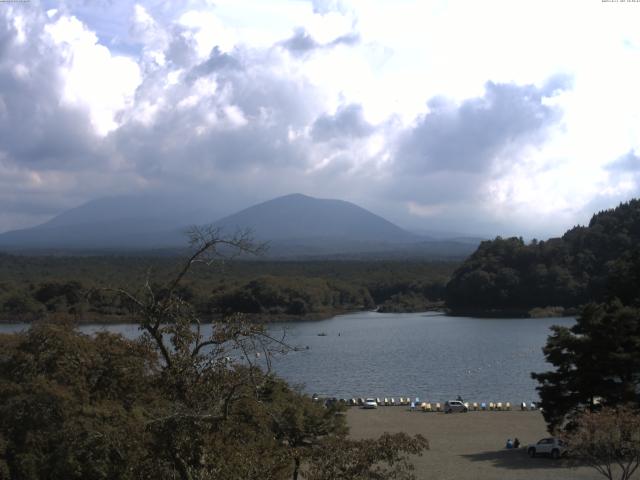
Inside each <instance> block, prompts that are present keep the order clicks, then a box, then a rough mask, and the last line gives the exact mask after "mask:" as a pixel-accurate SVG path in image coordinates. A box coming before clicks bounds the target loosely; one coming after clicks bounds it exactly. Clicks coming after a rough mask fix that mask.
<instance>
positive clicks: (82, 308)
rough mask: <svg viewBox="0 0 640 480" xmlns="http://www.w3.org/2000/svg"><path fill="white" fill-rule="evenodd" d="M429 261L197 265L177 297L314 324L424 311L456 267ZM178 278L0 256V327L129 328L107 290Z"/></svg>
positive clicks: (95, 260)
mask: <svg viewBox="0 0 640 480" xmlns="http://www.w3.org/2000/svg"><path fill="white" fill-rule="evenodd" d="M457 265H458V264H457V263H453V262H427V261H415V262H409V261H385V262H368V261H326V262H320V261H311V262H302V261H299V262H294V261H287V262H285V261H283V262H275V261H248V260H242V261H235V262H229V263H220V264H218V265H217V267H218V268H216V269H211V268H207V267H206V266H204V265H194V267H193V269H192V270H191V271H190V273H189V277H188V278H185V281H184V284H182V285H181V287H180V288H181V291H180V294H181V295H182V297H183V298H185V299H186V300H188V301H189V302H191V303H192V304H194V306H195V307H196V309H197V311H198V313H200V314H202V315H224V314H226V313H228V312H229V311H232V310H233V311H237V312H244V313H247V314H250V315H254V316H256V317H259V318H262V319H286V318H289V317H296V318H300V317H309V318H318V317H321V316H330V315H333V314H337V313H342V312H345V311H352V310H358V309H371V308H374V307H375V306H382V309H383V310H386V311H391V310H394V311H412V310H421V309H422V310H423V309H424V308H426V306H428V305H431V304H432V303H433V302H434V301H438V300H442V298H443V295H444V286H445V284H446V282H447V281H448V279H449V277H450V275H451V273H452V272H453V270H454V269H455V267H456V266H457ZM173 274H175V257H138V256H127V257H123V256H112V257H27V256H13V255H2V254H0V278H1V279H2V280H1V281H0V320H5V321H16V320H18V321H32V320H36V319H43V318H61V317H64V318H70V319H72V320H74V321H107V322H108V321H129V320H130V319H131V318H130V315H129V312H130V309H129V305H128V304H127V302H126V301H124V300H123V299H122V298H119V297H118V296H117V295H113V293H110V292H109V290H108V289H113V288H128V287H130V286H132V285H135V284H136V283H141V282H144V281H145V279H146V278H148V277H150V278H153V281H154V282H156V283H162V282H163V281H166V280H167V279H169V278H171V276H172V275H173Z"/></svg>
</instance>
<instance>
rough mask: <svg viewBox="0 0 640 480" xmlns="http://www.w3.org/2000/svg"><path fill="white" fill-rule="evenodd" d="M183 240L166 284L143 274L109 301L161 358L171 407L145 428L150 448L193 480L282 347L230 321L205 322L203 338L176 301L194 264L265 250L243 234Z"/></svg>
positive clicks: (192, 314) (238, 320)
mask: <svg viewBox="0 0 640 480" xmlns="http://www.w3.org/2000/svg"><path fill="white" fill-rule="evenodd" d="M188 235H189V244H190V248H191V251H190V254H189V256H188V258H187V259H186V260H185V261H184V263H183V264H182V265H181V267H180V268H179V270H178V272H177V273H176V275H175V276H174V277H173V278H171V279H170V280H169V281H168V282H167V283H165V284H164V285H161V286H160V287H158V286H154V284H153V282H152V281H151V275H150V274H148V275H147V279H146V282H145V284H144V286H143V287H142V288H141V289H140V290H139V291H137V292H131V291H128V290H125V289H116V293H117V294H118V295H120V296H121V297H123V298H124V299H126V301H128V303H129V305H131V309H132V313H133V314H134V316H135V317H136V318H137V319H138V321H139V323H140V329H141V330H142V331H143V332H144V335H143V338H144V341H146V342H150V344H151V345H152V346H153V348H154V349H155V350H156V351H157V352H158V354H159V356H160V358H161V362H160V364H161V372H160V375H161V378H162V383H163V387H164V389H165V391H166V392H167V398H168V399H170V403H169V405H170V406H169V407H168V411H167V412H166V414H165V415H163V416H161V417H158V418H153V419H150V420H149V423H148V425H149V431H150V432H151V433H152V434H153V435H154V436H155V438H157V439H158V440H157V445H156V448H157V449H158V450H159V451H162V452H163V455H164V456H165V458H171V459H172V462H173V464H174V465H175V469H176V471H177V472H178V474H179V476H180V477H181V478H182V479H183V480H194V479H196V478H209V477H208V476H207V473H206V472H207V471H209V470H210V463H211V462H210V461H211V451H210V449H208V447H207V445H206V444H207V438H210V435H211V434H212V433H213V432H215V431H217V429H219V428H220V425H221V422H223V421H224V420H225V419H227V417H228V415H229V412H230V409H231V408H232V406H233V405H234V403H236V402H238V401H240V400H242V399H243V398H247V395H251V396H252V398H253V399H254V400H256V399H258V401H259V398H260V389H261V387H262V385H263V384H264V382H265V381H266V379H268V376H267V375H265V374H264V368H265V367H266V370H267V372H269V370H270V367H271V363H270V362H271V361H270V359H271V356H272V355H273V354H275V353H276V352H281V353H284V352H286V351H287V350H288V349H289V346H288V345H287V344H286V343H285V341H284V333H283V334H282V336H281V337H278V338H276V337H275V336H273V335H271V334H270V333H269V332H268V331H267V329H266V328H265V327H264V326H263V325H260V324H255V323H251V322H249V321H246V320H245V319H244V318H243V317H242V316H241V315H237V314H236V315H231V316H228V317H225V318H217V319H215V320H214V321H211V322H210V326H209V328H210V333H206V334H205V333H204V329H203V328H202V326H203V323H204V322H203V321H202V320H201V318H200V316H199V315H198V313H197V312H196V311H195V309H194V308H193V306H192V305H190V303H189V302H188V301H186V300H184V299H183V298H182V297H181V295H180V288H179V287H180V286H181V285H182V283H183V281H184V280H185V279H186V278H187V276H188V274H189V272H190V271H191V269H192V268H193V267H194V265H196V264H199V263H203V264H206V265H211V264H213V263H216V262H221V261H225V260H226V259H229V258H232V257H235V256H238V255H246V254H250V255H258V254H260V253H261V252H262V251H263V249H264V245H260V244H256V243H254V242H253V241H252V239H251V236H250V232H248V231H241V232H238V233H236V234H235V235H232V236H226V235H224V234H223V233H222V232H221V231H220V230H219V229H217V228H214V227H210V226H209V227H193V228H192V229H191V230H189V232H188ZM258 361H260V366H258V365H257V362H258ZM259 367H262V368H259ZM197 445H200V447H196V446H197ZM212 478H213V477H212Z"/></svg>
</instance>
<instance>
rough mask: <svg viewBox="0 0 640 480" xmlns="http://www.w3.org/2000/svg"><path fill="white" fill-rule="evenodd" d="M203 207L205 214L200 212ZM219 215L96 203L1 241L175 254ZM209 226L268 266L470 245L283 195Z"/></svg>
mask: <svg viewBox="0 0 640 480" xmlns="http://www.w3.org/2000/svg"><path fill="white" fill-rule="evenodd" d="M203 205H204V206H203ZM217 213H219V212H216V211H214V210H213V208H208V207H206V203H205V204H203V202H195V206H194V205H192V204H190V203H189V201H188V200H186V199H178V198H174V197H159V196H156V197H153V196H147V197H144V196H128V197H112V198H104V199H98V200H94V201H91V202H88V203H86V204H84V205H81V206H79V207H77V208H74V209H71V210H69V211H66V212H63V213H61V214H60V215H58V216H57V217H55V218H53V219H52V220H50V221H48V222H46V223H44V224H42V225H38V226H36V227H33V228H28V229H23V230H16V231H12V232H6V233H4V234H0V249H3V250H5V251H8V252H15V251H20V252H26V253H30V252H33V251H34V250H38V251H39V253H51V252H55V253H81V254H96V253H97V254H103V253H106V251H111V252H112V253H113V252H118V251H120V252H126V251H135V252H136V253H137V254H140V253H143V252H145V251H151V250H154V253H158V251H159V250H163V251H166V252H168V253H170V254H175V253H176V252H177V251H180V249H182V248H183V247H185V245H186V236H185V231H186V230H187V229H188V228H189V227H190V226H191V225H194V224H209V223H211V222H213V221H214V220H215V218H216V217H215V215H216V214H217ZM214 224H215V225H216V226H218V227H220V228H221V229H222V231H224V232H225V233H228V234H233V233H234V232H235V231H236V230H238V229H250V230H251V231H252V232H253V236H254V238H255V239H256V240H257V241H266V242H269V249H268V253H267V254H268V256H269V257H271V258H288V259H306V258H336V259H337V258H344V257H345V256H346V257H348V258H362V257H363V256H364V257H365V258H366V259H369V260H371V259H376V258H409V257H419V258H446V259H461V258H464V257H465V256H466V255H468V254H470V253H471V252H472V251H473V249H474V248H475V245H477V243H475V244H474V243H473V242H471V243H470V242H469V241H466V240H465V239H462V240H447V239H438V240H430V239H428V238H425V237H422V236H420V235H417V234H414V233H410V232H408V231H406V230H403V229H402V228H400V227H398V226H396V225H394V224H393V223H391V222H389V221H388V220H386V219H384V218H382V217H380V216H378V215H375V214H374V213H371V212H369V211H368V210H365V209H364V208H361V207H359V206H357V205H355V204H353V203H350V202H346V201H343V200H333V199H317V198H312V197H308V196H305V195H300V194H293V195H286V196H284V197H279V198H275V199H272V200H269V201H267V202H264V203H260V204H258V205H254V206H251V207H249V208H246V209H244V210H241V211H239V212H237V213H235V214H233V215H229V216H226V217H224V218H222V219H221V220H218V221H217V222H214Z"/></svg>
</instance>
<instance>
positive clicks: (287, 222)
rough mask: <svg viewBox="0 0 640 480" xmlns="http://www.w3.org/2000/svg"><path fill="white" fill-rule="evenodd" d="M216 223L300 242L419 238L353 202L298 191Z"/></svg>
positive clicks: (264, 236)
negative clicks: (316, 196) (320, 197)
mask: <svg viewBox="0 0 640 480" xmlns="http://www.w3.org/2000/svg"><path fill="white" fill-rule="evenodd" d="M216 225H219V226H221V227H223V228H225V229H228V230H231V231H233V230H235V229H237V228H243V227H251V229H252V230H253V233H254V234H255V236H256V238H258V239H261V240H279V241H282V240H287V241H289V242H294V241H298V242H300V243H303V242H305V241H308V240H312V241H313V242H316V241H320V242H322V240H323V239H327V240H329V241H335V240H343V241H352V242H353V241H355V242H370V243H375V242H393V243H410V242H416V241H418V240H420V239H421V238H420V237H419V236H418V235H414V234H412V233H409V232H407V231H405V230H403V229H401V228H400V227H398V226H396V225H394V224H393V223H391V222H389V221H388V220H385V219H384V218H382V217H380V216H378V215H375V214H373V213H371V212H369V211H368V210H365V209H364V208H361V207H359V206H357V205H355V204H353V203H350V202H345V201H343V200H333V199H319V198H313V197H309V196H306V195H301V194H292V195H286V196H284V197H278V198H275V199H273V200H269V201H267V202H264V203H260V204H258V205H254V206H252V207H249V208H247V209H245V210H242V211H240V212H238V213H236V214H234V215H230V216H228V217H226V218H223V219H222V220H219V221H218V222H216Z"/></svg>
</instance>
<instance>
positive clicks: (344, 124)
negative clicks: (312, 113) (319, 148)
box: [311, 104, 375, 142]
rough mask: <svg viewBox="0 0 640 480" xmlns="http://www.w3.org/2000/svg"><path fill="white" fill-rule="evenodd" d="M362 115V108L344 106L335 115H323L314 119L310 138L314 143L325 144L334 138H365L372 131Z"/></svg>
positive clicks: (371, 126)
mask: <svg viewBox="0 0 640 480" xmlns="http://www.w3.org/2000/svg"><path fill="white" fill-rule="evenodd" d="M374 129H375V128H374V127H373V125H371V124H369V123H368V122H367V121H366V120H365V118H364V115H363V112H362V106H361V105H357V104H350V105H345V106H343V107H341V108H339V109H338V111H337V112H336V113H335V115H328V114H323V115H321V116H320V117H318V118H317V119H316V121H315V122H314V123H313V126H312V128H311V138H313V140H315V141H316V142H326V141H329V140H332V139H336V138H344V137H350V138H358V137H366V136H367V135H370V134H371V133H373V131H374Z"/></svg>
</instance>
